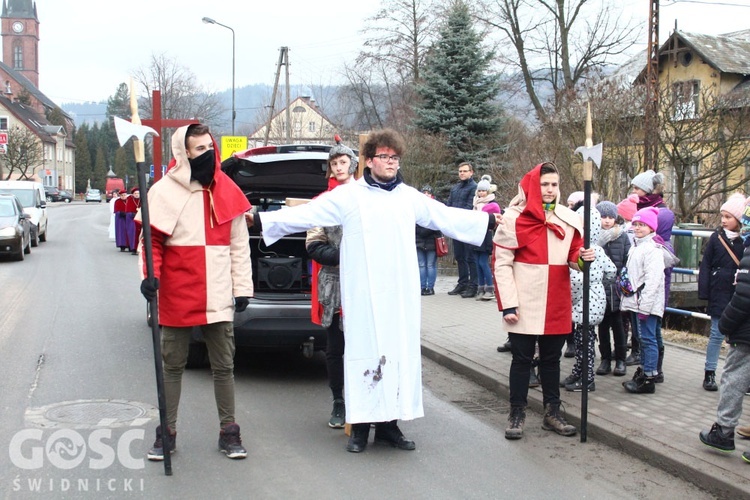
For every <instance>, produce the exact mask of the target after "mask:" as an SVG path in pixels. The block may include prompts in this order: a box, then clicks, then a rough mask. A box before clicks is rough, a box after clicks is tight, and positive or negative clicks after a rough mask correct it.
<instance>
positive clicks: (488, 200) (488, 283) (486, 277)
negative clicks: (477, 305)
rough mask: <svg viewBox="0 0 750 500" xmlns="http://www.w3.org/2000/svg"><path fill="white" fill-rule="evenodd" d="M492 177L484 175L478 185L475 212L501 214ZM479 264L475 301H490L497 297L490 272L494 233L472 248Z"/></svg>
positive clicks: (490, 232)
mask: <svg viewBox="0 0 750 500" xmlns="http://www.w3.org/2000/svg"><path fill="white" fill-rule="evenodd" d="M492 191H493V189H492V177H490V176H489V175H486V174H485V175H483V176H482V179H481V180H480V181H479V182H478V183H477V191H476V195H475V196H474V210H481V211H484V212H487V213H491V214H499V213H501V210H500V205H498V204H497V203H496V202H495V193H493V192H492ZM472 248H473V250H474V255H475V257H476V262H477V295H476V298H475V300H484V301H489V300H492V298H493V297H494V296H495V289H494V286H493V284H492V283H493V276H492V271H491V270H490V254H491V253H492V231H487V235H486V236H485V238H484V242H483V243H482V244H481V245H480V246H478V247H472Z"/></svg>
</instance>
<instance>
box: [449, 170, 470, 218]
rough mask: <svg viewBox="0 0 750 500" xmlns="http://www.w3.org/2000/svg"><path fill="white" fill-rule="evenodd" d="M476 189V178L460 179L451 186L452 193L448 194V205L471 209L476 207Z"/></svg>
mask: <svg viewBox="0 0 750 500" xmlns="http://www.w3.org/2000/svg"><path fill="white" fill-rule="evenodd" d="M476 191H477V183H476V181H475V180H474V179H472V178H468V179H466V180H465V181H458V182H457V183H455V184H454V185H453V186H452V187H451V193H450V195H449V196H448V201H447V202H446V205H447V206H449V207H456V208H463V209H466V210H471V209H472V208H474V194H475V193H476Z"/></svg>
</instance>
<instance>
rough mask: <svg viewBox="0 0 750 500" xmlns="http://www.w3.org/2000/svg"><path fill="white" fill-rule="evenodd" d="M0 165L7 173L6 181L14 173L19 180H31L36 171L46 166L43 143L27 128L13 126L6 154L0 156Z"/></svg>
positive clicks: (9, 132)
mask: <svg viewBox="0 0 750 500" xmlns="http://www.w3.org/2000/svg"><path fill="white" fill-rule="evenodd" d="M0 163H2V166H3V169H4V170H6V171H7V174H6V177H5V179H6V180H7V179H10V178H11V176H12V175H13V172H18V179H21V180H28V179H31V178H32V177H33V176H34V173H35V171H36V170H37V169H38V168H41V167H42V166H44V150H43V148H42V141H41V140H40V139H39V137H38V136H37V135H36V134H35V133H34V132H32V131H31V130H29V129H27V128H26V127H19V126H18V125H13V126H12V127H11V128H10V130H9V131H8V144H7V146H6V150H5V154H0Z"/></svg>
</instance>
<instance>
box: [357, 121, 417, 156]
mask: <svg viewBox="0 0 750 500" xmlns="http://www.w3.org/2000/svg"><path fill="white" fill-rule="evenodd" d="M378 148H390V149H392V150H394V151H395V152H396V154H397V155H399V156H400V155H402V154H403V153H404V150H405V149H406V144H405V143H404V139H403V137H401V134H399V133H398V132H396V131H395V130H393V129H389V128H385V129H382V130H376V131H374V132H370V134H369V135H368V136H367V142H365V146H364V147H363V148H362V155H363V156H364V157H365V158H373V157H375V152H376V151H377V149H378Z"/></svg>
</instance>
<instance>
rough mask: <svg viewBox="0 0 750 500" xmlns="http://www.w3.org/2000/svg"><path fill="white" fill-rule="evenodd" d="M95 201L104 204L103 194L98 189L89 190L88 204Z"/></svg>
mask: <svg viewBox="0 0 750 500" xmlns="http://www.w3.org/2000/svg"><path fill="white" fill-rule="evenodd" d="M90 201H95V202H97V203H101V202H102V192H101V191H99V190H98V189H89V190H88V191H86V203H88V202H90Z"/></svg>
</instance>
